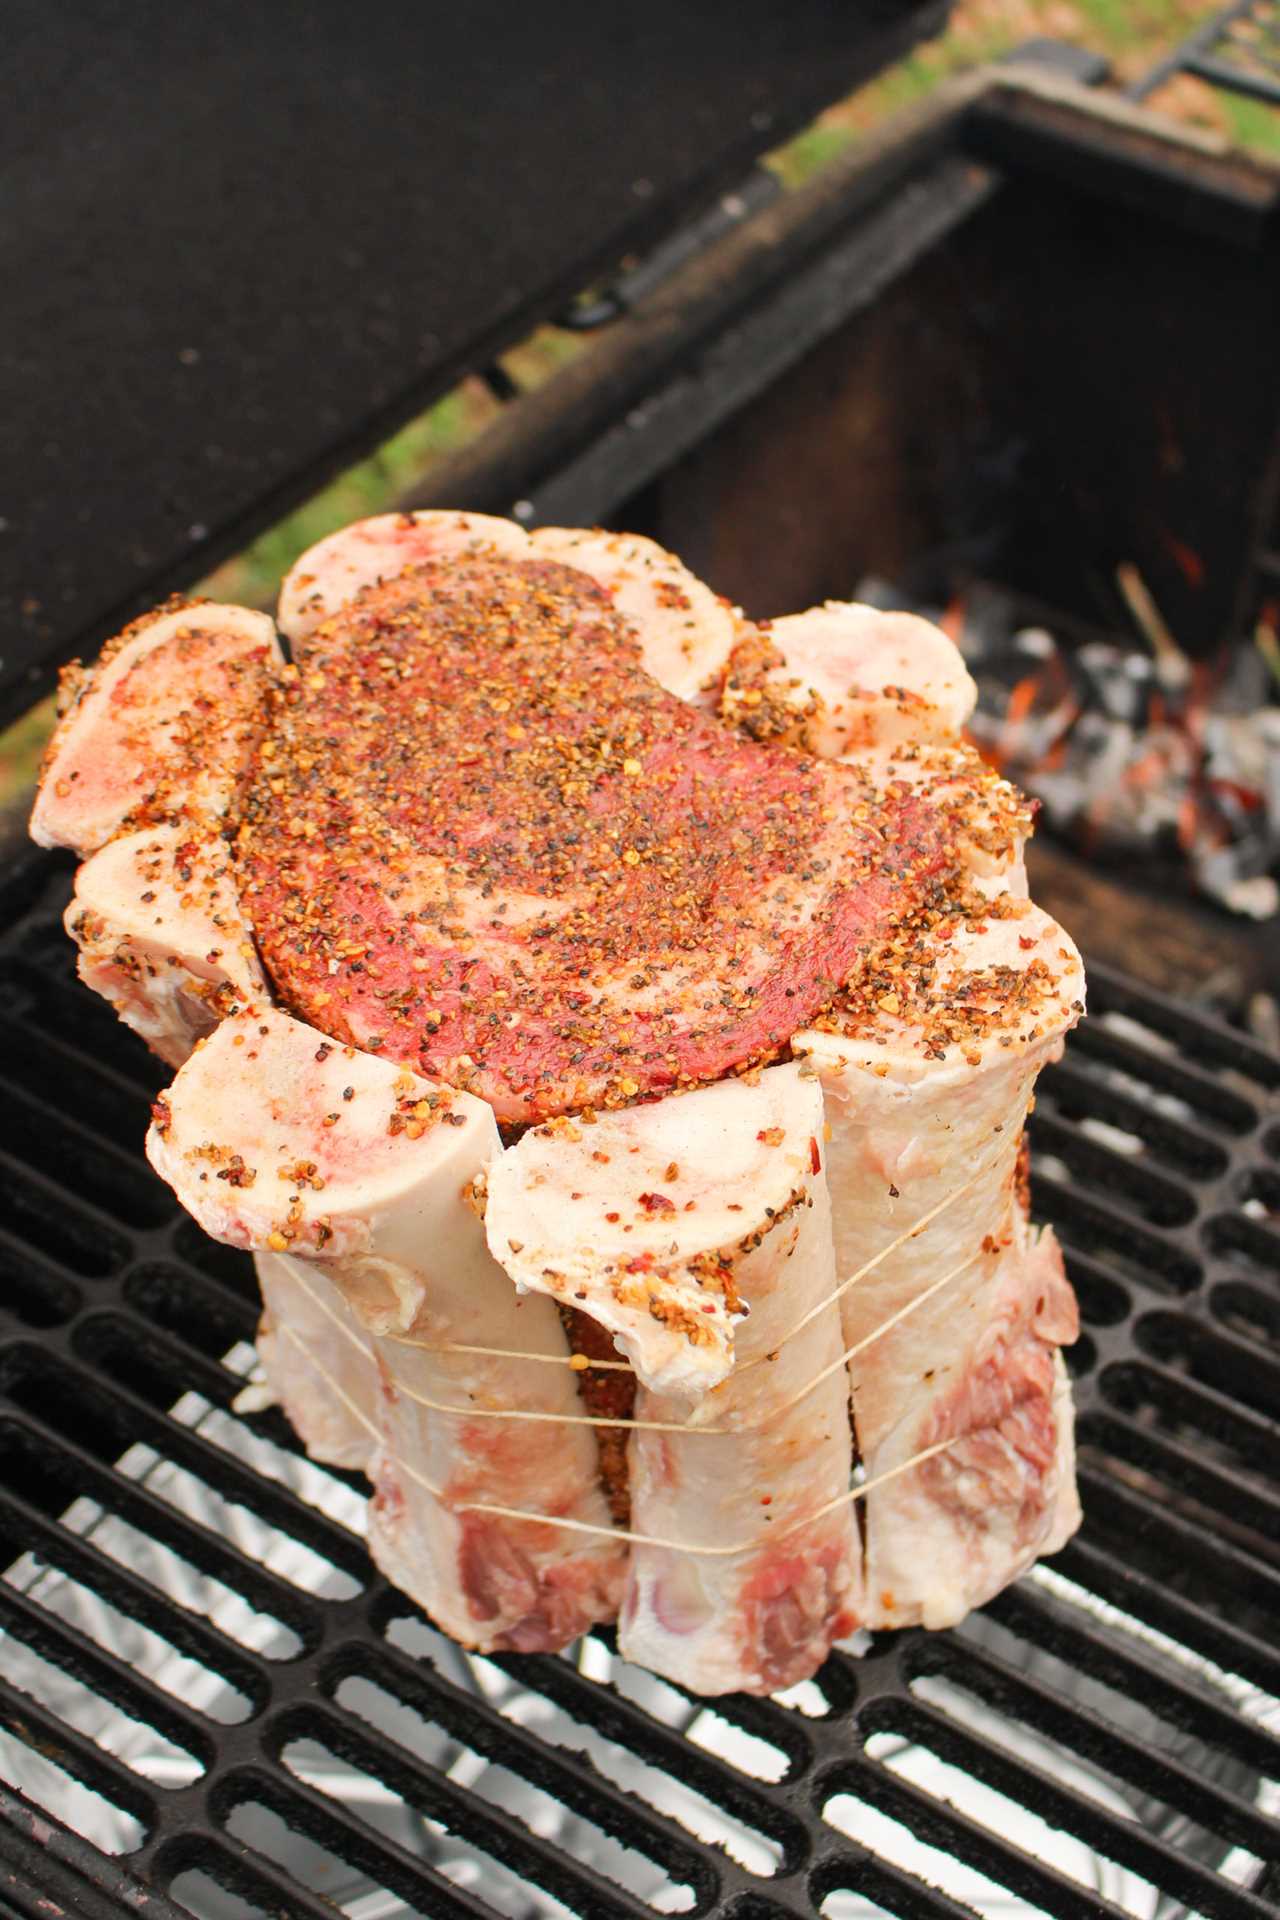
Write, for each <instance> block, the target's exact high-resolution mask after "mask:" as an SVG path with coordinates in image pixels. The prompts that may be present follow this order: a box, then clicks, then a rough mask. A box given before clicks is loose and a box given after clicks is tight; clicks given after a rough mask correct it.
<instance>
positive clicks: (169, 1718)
mask: <svg viewBox="0 0 1280 1920" xmlns="http://www.w3.org/2000/svg"><path fill="white" fill-rule="evenodd" d="M0 1628H2V1629H3V1630H4V1631H6V1632H8V1633H11V1634H12V1635H13V1637H14V1638H15V1639H16V1640H20V1641H21V1642H22V1644H23V1645H24V1646H27V1647H30V1648H31V1650H32V1652H34V1653H37V1654H39V1655H40V1656H41V1658H42V1659H45V1660H47V1661H49V1662H50V1664H51V1665H53V1666H57V1667H60V1668H62V1669H63V1670H64V1671H65V1672H67V1673H69V1674H71V1675H72V1676H73V1677H74V1678H75V1679H77V1680H79V1681H80V1682H81V1683H82V1684H83V1685H84V1686H86V1687H88V1688H89V1689H90V1690H91V1691H92V1692H93V1693H96V1694H98V1695H99V1696H100V1697H101V1698H102V1699H104V1700H109V1701H111V1702H112V1703H113V1704H114V1705H115V1706H117V1707H119V1708H120V1710H121V1711H122V1712H123V1713H126V1714H128V1715H129V1716H130V1717H131V1718H132V1719H134V1720H137V1721H140V1722H142V1723H143V1724H145V1725H147V1726H151V1727H154V1728H155V1729H156V1731H157V1732H158V1733H161V1734H163V1735H164V1736H165V1738H166V1739H168V1740H171V1741H172V1742H173V1744H174V1745H175V1746H177V1747H183V1748H185V1749H186V1751H187V1752H188V1753H190V1754H191V1756H192V1758H193V1759H195V1760H197V1761H199V1763H200V1766H201V1767H202V1768H203V1769H207V1768H209V1767H210V1766H211V1765H212V1764H213V1761H214V1758H215V1755H216V1745H215V1742H214V1738H213V1734H212V1730H211V1728H210V1726H209V1724H208V1722H206V1721H201V1720H198V1719H196V1718H195V1716H194V1715H192V1714H190V1713H189V1712H187V1711H186V1709H185V1708H183V1707H181V1706H180V1705H179V1704H178V1702H177V1701H176V1700H175V1698H174V1696H173V1695H172V1694H170V1693H166V1692H165V1691H164V1689H163V1688H162V1687H158V1686H157V1685H156V1683H155V1682H154V1680H151V1679H149V1678H148V1676H147V1675H146V1674H145V1673H142V1672H140V1671H139V1670H138V1669H137V1668H136V1667H132V1666H126V1665H125V1664H124V1662H123V1661H121V1660H117V1659H115V1658H113V1657H112V1655H111V1654H109V1653H104V1652H103V1650H102V1648H101V1647H99V1646H97V1645H96V1644H95V1643H94V1642H93V1641H92V1640H90V1639H89V1638H88V1636H87V1635H86V1634H83V1633H81V1632H80V1631H79V1629H78V1628H77V1627H75V1626H74V1625H73V1624H72V1623H71V1622H70V1621H68V1620H65V1619H62V1618H60V1617H59V1616H58V1615H57V1614H53V1613H50V1612H49V1610H48V1609H47V1608H46V1607H44V1606H41V1605H40V1604H39V1602H38V1601H35V1600H32V1599H31V1598H30V1597H29V1596H28V1595H27V1594H24V1593H20V1592H19V1591H18V1590H17V1589H16V1588H15V1587H13V1586H10V1585H7V1584H5V1583H3V1582H0Z"/></svg>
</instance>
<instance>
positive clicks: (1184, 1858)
mask: <svg viewBox="0 0 1280 1920" xmlns="http://www.w3.org/2000/svg"><path fill="white" fill-rule="evenodd" d="M893 1730H894V1731H895V1732H898V1733H905V1734H907V1735H908V1736H909V1737H912V1738H914V1739H916V1740H918V1741H919V1742H920V1744H921V1745H924V1746H927V1747H930V1748H931V1749H932V1750H933V1751H934V1752H935V1753H938V1754H939V1755H941V1757H943V1758H944V1759H947V1760H950V1761H951V1762H952V1764H953V1765H955V1766H957V1767H960V1768H962V1769H963V1770H964V1771H965V1772H966V1773H968V1774H970V1775H971V1776H974V1777H976V1778H978V1779H980V1780H982V1781H984V1782H985V1783H986V1784H987V1785H988V1786H991V1787H994V1788H995V1789H996V1791H997V1792H1001V1793H1004V1794H1005V1795H1012V1796H1013V1797H1014V1799H1015V1801H1016V1799H1017V1797H1018V1796H1022V1797H1023V1798H1024V1799H1025V1798H1027V1797H1029V1796H1028V1785H1029V1782H1030V1781H1034V1783H1035V1785H1034V1789H1033V1804H1034V1806H1035V1809H1036V1812H1037V1813H1038V1814H1039V1815H1040V1817H1041V1818H1042V1819H1043V1820H1046V1821H1047V1822H1048V1823H1049V1824H1050V1825H1051V1826H1053V1827H1055V1828H1057V1829H1058V1830H1059V1831H1060V1832H1065V1833H1071V1834H1075V1835H1076V1836H1077V1837H1078V1838H1079V1839H1081V1840H1083V1841H1085V1842H1086V1844H1087V1845H1089V1846H1090V1847H1092V1848H1093V1849H1094V1850H1095V1851H1096V1852H1098V1853H1100V1854H1101V1855H1102V1856H1103V1858H1104V1859H1108V1860H1114V1861H1116V1862H1118V1863H1119V1864H1121V1865H1123V1866H1127V1867H1128V1868H1130V1870H1131V1871H1133V1872H1134V1873H1137V1874H1140V1875H1142V1876H1143V1877H1144V1878H1145V1879H1147V1880H1148V1881H1149V1882H1150V1883H1151V1884H1152V1885H1153V1886H1163V1887H1165V1888H1167V1889H1168V1891H1169V1892H1170V1893H1172V1894H1175V1895H1176V1896H1178V1897H1180V1898H1182V1899H1184V1900H1186V1901H1187V1902H1188V1903H1190V1904H1191V1905H1192V1906H1193V1907H1194V1908H1195V1909H1196V1910H1197V1911H1202V1912H1204V1913H1206V1914H1209V1915H1214V1916H1222V1920H1245V1916H1249V1917H1250V1920H1270V1917H1269V1916H1268V1914H1267V1907H1266V1903H1265V1902H1263V1901H1260V1900H1257V1899H1255V1898H1253V1896H1252V1895H1250V1894H1249V1893H1248V1892H1247V1891H1245V1890H1244V1889H1241V1888H1237V1887H1233V1886H1231V1885H1230V1884H1229V1883H1228V1882H1225V1881H1224V1880H1223V1879H1222V1878H1221V1876H1220V1875H1218V1874H1216V1873H1214V1872H1213V1871H1212V1869H1211V1868H1208V1867H1203V1866H1201V1865H1200V1863H1199V1862H1198V1861H1196V1860H1194V1859H1192V1858H1191V1857H1190V1856H1189V1855H1188V1853H1187V1852H1186V1851H1184V1850H1181V1849H1178V1848H1176V1847H1172V1846H1170V1845H1169V1844H1168V1842H1167V1841H1165V1840H1163V1839H1162V1838H1160V1836H1159V1835H1157V1834H1155V1833H1153V1832H1151V1831H1150V1830H1148V1829H1146V1828H1145V1827H1143V1826H1141V1825H1140V1824H1139V1823H1138V1822H1137V1821H1134V1820H1124V1819H1121V1818H1120V1817H1119V1816H1117V1815H1116V1814H1114V1813H1112V1812H1111V1811H1110V1810H1109V1809H1108V1808H1106V1807H1103V1806H1101V1805H1099V1803H1098V1802H1097V1801H1094V1800H1091V1799H1088V1798H1087V1797H1086V1796H1085V1795H1083V1794H1078V1793H1073V1792H1070V1791H1069V1790H1068V1789H1066V1788H1064V1787H1063V1786H1062V1785H1061V1783H1060V1782H1059V1781H1057V1780H1055V1779H1054V1778H1053V1776H1052V1775H1051V1774H1049V1773H1047V1772H1046V1771H1045V1770H1044V1768H1043V1767H1041V1766H1039V1765H1037V1763H1036V1762H1035V1761H1033V1760H1029V1759H1027V1758H1026V1757H1025V1756H1020V1757H1019V1758H1018V1759H1017V1760H1016V1761H1015V1760H1013V1759H1012V1758H1011V1757H1010V1756H1009V1755H1008V1754H1007V1753H1005V1752H1003V1751H1002V1750H1001V1749H1000V1748H999V1747H996V1746H994V1745H992V1744H991V1743H990V1742H988V1741H986V1740H983V1739H981V1738H980V1737H978V1736H975V1735H973V1734H971V1733H969V1732H967V1731H961V1730H960V1729H959V1728H958V1727H957V1726H956V1724H955V1723H954V1722H952V1721H950V1720H948V1719H947V1718H946V1717H945V1716H944V1715H942V1714H940V1713H937V1712H935V1711H933V1710H932V1709H931V1708H929V1707H927V1706H925V1705H924V1704H923V1703H922V1702H920V1701H918V1700H913V1701H912V1702H911V1705H910V1706H909V1707H908V1708H907V1710H906V1711H905V1713H899V1714H896V1715H895V1716H894V1723H893Z"/></svg>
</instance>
